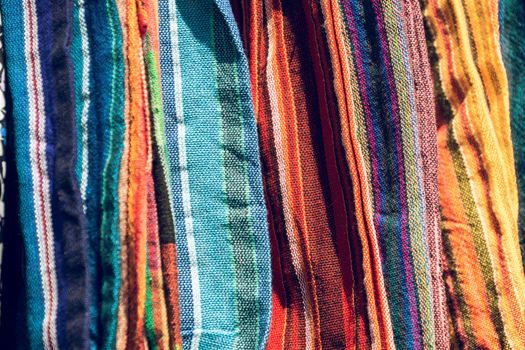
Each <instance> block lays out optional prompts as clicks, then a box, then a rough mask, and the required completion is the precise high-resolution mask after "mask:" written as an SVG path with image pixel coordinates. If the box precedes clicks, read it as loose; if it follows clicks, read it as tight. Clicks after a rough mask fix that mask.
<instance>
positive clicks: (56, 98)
mask: <svg viewBox="0 0 525 350" xmlns="http://www.w3.org/2000/svg"><path fill="white" fill-rule="evenodd" d="M71 10H72V7H71V4H64V3H63V2H60V1H57V2H51V3H48V2H38V3H36V2H33V1H27V2H24V3H23V4H22V3H20V2H11V1H6V2H2V15H3V20H4V24H5V28H6V32H9V33H10V34H9V35H6V36H5V44H6V56H7V60H8V61H9V62H12V64H11V66H10V67H9V68H8V74H9V76H10V81H12V84H11V86H10V88H11V90H12V91H13V96H15V95H16V97H14V103H13V118H14V121H15V123H14V124H15V130H14V137H15V142H16V147H17V151H16V161H17V168H18V173H19V191H20V193H21V194H23V195H22V196H21V198H20V215H21V224H22V232H23V236H24V242H25V247H26V261H25V266H26V276H27V279H26V290H27V292H26V293H27V294H26V308H27V328H28V331H27V333H28V337H29V339H28V341H29V344H30V346H31V347H32V348H44V347H46V348H56V347H57V346H59V345H60V346H63V345H64V344H65V343H66V344H70V345H71V346H74V347H84V346H85V344H86V342H87V336H88V307H87V305H88V303H87V293H86V291H87V264H86V261H87V260H86V237H85V231H84V230H83V227H84V216H83V212H82V210H81V201H80V191H79V188H78V184H77V181H76V177H75V176H74V169H75V152H74V150H75V149H76V144H75V140H76V128H75V113H74V107H75V105H74V98H72V96H74V85H73V79H72V76H73V65H72V63H71V56H70V54H69V50H68V47H69V40H68V32H69V30H70V28H71V18H72V16H71ZM8 18H10V20H7V19H8ZM59 310H60V312H58V311H59ZM66 315H67V317H66Z"/></svg>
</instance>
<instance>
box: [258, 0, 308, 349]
mask: <svg viewBox="0 0 525 350" xmlns="http://www.w3.org/2000/svg"><path fill="white" fill-rule="evenodd" d="M267 1H268V0H267ZM271 8H272V6H271V4H269V3H267V6H266V9H267V16H268V18H269V20H268V37H269V38H270V40H269V44H268V59H267V64H266V75H267V77H268V90H269V96H270V109H271V112H272V126H273V128H274V130H275V132H274V136H275V149H276V152H277V164H278V168H279V182H280V187H281V195H282V198H283V212H284V221H285V224H286V231H287V237H288V239H289V241H290V251H291V255H292V263H293V266H294V269H295V272H296V274H297V279H298V281H299V287H300V288H301V297H302V299H303V304H304V318H305V328H306V332H305V343H306V344H305V349H313V343H312V334H313V333H314V329H313V324H312V317H313V316H312V315H313V311H312V303H311V300H310V297H309V295H308V286H307V283H306V272H305V271H304V266H303V261H304V257H303V254H302V251H301V248H300V245H299V242H298V240H297V237H296V235H295V230H294V223H293V220H294V219H293V217H292V215H291V213H290V209H289V208H290V204H289V198H288V192H287V189H286V184H287V180H286V169H285V164H284V159H285V156H284V154H283V140H282V133H281V115H280V111H279V102H278V100H277V99H278V97H277V92H276V87H275V83H276V82H275V79H274V74H273V72H272V70H275V71H276V70H278V67H273V65H272V58H273V56H274V55H275V47H274V45H273V43H274V41H275V38H274V33H273V29H272V26H273V17H272V12H271V10H270V9H271ZM272 39H274V40H272Z"/></svg>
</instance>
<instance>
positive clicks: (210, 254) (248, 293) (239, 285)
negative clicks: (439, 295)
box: [158, 0, 271, 349]
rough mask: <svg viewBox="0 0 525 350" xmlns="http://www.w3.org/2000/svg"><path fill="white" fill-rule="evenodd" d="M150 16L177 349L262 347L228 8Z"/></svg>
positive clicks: (256, 172) (260, 238)
mask: <svg viewBox="0 0 525 350" xmlns="http://www.w3.org/2000/svg"><path fill="white" fill-rule="evenodd" d="M158 13H159V33H160V35H159V38H160V69H161V70H160V71H161V80H162V90H163V109H164V115H165V130H164V134H165V135H159V136H160V138H162V137H165V143H166V148H167V152H166V153H165V154H166V155H167V160H168V162H167V165H168V168H167V169H166V170H167V171H169V173H170V174H171V176H170V177H169V182H168V183H167V187H168V189H169V190H168V193H169V194H170V202H171V203H170V204H171V205H172V207H173V222H174V223H175V227H176V230H175V232H176V234H174V235H173V236H168V235H164V236H162V235H161V240H162V241H161V245H162V247H163V248H162V249H163V250H164V249H166V250H167V252H169V251H170V250H174V248H172V247H174V246H175V245H176V247H177V261H176V262H175V261H173V260H172V261H171V262H172V263H173V264H175V263H176V266H177V268H178V291H177V290H174V289H175V288H177V286H176V285H175V281H168V284H172V286H169V285H168V287H169V290H170V291H172V293H174V294H178V297H179V300H180V307H178V310H179V312H180V334H181V338H178V337H177V338H175V339H176V340H177V343H176V346H179V344H180V343H179V342H180V341H181V340H182V347H183V348H184V349H217V348H224V349H233V348H239V349H249V348H252V349H254V348H257V349H260V348H264V344H265V338H266V333H267V329H268V326H269V317H270V306H271V297H270V266H269V241H268V235H267V226H266V211H265V207H264V202H263V194H262V187H261V175H260V167H259V153H258V149H257V133H256V129H255V121H254V118H253V110H252V104H251V97H250V89H249V80H248V79H249V78H248V73H247V64H246V59H245V57H244V53H243V51H242V47H241V44H240V41H239V34H238V32H237V27H236V25H235V22H234V19H233V15H232V13H231V8H230V5H229V4H228V3H227V2H224V1H218V0H217V1H216V3H214V2H212V1H209V0H207V1H199V2H194V1H189V0H177V1H167V0H161V1H159V12H158ZM181 52H183V53H184V54H183V55H181ZM197 62H198V64H197ZM195 97H197V98H195ZM159 129H160V128H159ZM159 131H162V130H159ZM159 134H160V133H159ZM159 153H161V152H159ZM162 161H163V159H162V158H161V162H162ZM166 260H168V259H166ZM174 299H175V298H174ZM168 305H170V303H168ZM172 307H173V309H175V307H176V306H175V305H172ZM170 323H171V324H173V323H174V321H171V322H170ZM173 328H174V329H173V331H178V330H177V329H176V328H175V327H173Z"/></svg>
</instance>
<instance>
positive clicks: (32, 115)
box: [24, 0, 58, 349]
mask: <svg viewBox="0 0 525 350" xmlns="http://www.w3.org/2000/svg"><path fill="white" fill-rule="evenodd" d="M29 4H30V6H29V9H27V11H24V21H25V26H24V27H25V30H26V33H25V56H26V66H27V67H28V72H27V74H28V79H27V89H28V98H29V105H28V111H29V133H30V134H29V137H30V163H31V172H32V174H33V198H34V206H35V207H34V209H35V221H36V230H37V239H38V254H39V259H40V264H39V265H40V274H41V277H42V290H43V294H44V320H43V324H42V327H43V328H42V340H43V343H44V348H45V349H57V348H58V346H57V337H56V310H57V281H56V271H55V260H54V244H53V223H52V219H51V204H50V202H49V179H48V178H47V164H46V145H45V113H44V97H43V91H42V77H41V71H40V57H39V56H38V52H39V50H38V34H37V31H38V25H37V18H36V5H35V0H31V1H30V2H29ZM28 11H30V12H31V14H32V21H33V22H32V27H33V32H28V30H29V17H28ZM30 38H32V40H33V51H31V46H30ZM32 57H33V58H34V61H35V72H34V74H33V71H32V67H33V65H32V63H31V58H32ZM34 81H36V85H35V84H33V82H34ZM33 92H36V94H37V96H38V106H37V105H36V103H37V101H36V99H35V98H34V95H33ZM37 108H38V110H39V130H38V131H39V132H38V134H37V132H36V110H37ZM37 140H38V142H37ZM37 154H38V155H40V164H38V162H37ZM39 172H40V173H41V174H42V185H40V181H39V179H38V174H39ZM41 192H42V193H43V194H44V195H43V197H44V198H41V197H40V193H41ZM42 206H43V211H42V210H41V208H42ZM44 218H45V223H44V220H43V219H44ZM44 232H47V240H46V237H45V235H44ZM46 244H47V249H46ZM46 258H47V259H46ZM47 270H49V274H50V276H49V277H50V278H48V273H47ZM51 289H52V290H53V294H51V295H50V293H49V291H50V290H51ZM48 328H49V330H50V332H49V333H48V331H47V329H48Z"/></svg>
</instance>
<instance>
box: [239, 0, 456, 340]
mask: <svg viewBox="0 0 525 350" xmlns="http://www.w3.org/2000/svg"><path fill="white" fill-rule="evenodd" d="M237 8H238V9H239V12H240V15H239V17H241V18H242V19H241V20H240V21H242V23H243V28H246V32H245V33H244V35H245V43H249V46H248V48H247V50H248V52H249V53H250V61H251V65H250V67H251V69H252V84H253V90H252V91H253V94H254V96H255V101H256V102H255V106H256V112H257V117H258V122H259V126H260V127H259V130H260V134H261V149H262V150H263V160H264V170H265V174H267V176H266V178H265V180H266V183H265V184H266V189H267V203H268V207H269V211H270V215H271V218H270V222H273V223H274V224H273V226H272V227H271V228H272V235H273V237H274V241H273V244H274V247H273V252H274V256H278V257H279V261H275V260H274V276H275V277H274V278H275V279H274V281H275V283H274V300H275V304H274V310H273V319H272V330H271V333H270V341H269V345H268V347H269V348H283V347H284V348H288V346H289V345H288V344H293V346H294V347H297V348H306V349H318V348H321V347H322V348H354V347H358V348H365V347H369V346H372V347H384V348H392V347H394V346H397V347H400V348H403V347H404V346H407V344H408V345H410V347H413V348H422V347H425V348H435V347H436V346H444V345H446V344H448V334H447V332H448V330H447V322H448V320H447V318H446V309H445V294H444V285H443V281H442V280H441V278H439V275H440V264H439V257H440V256H441V245H440V232H439V227H438V220H439V212H438V210H439V207H438V199H437V186H436V163H437V144H436V132H435V127H434V130H433V129H432V125H435V124H434V117H433V107H432V104H433V87H432V85H431V83H430V82H431V80H429V78H430V77H431V70H430V66H429V63H428V58H427V56H426V43H425V39H424V33H423V20H422V15H421V12H420V11H419V8H418V5H417V3H411V2H405V3H402V2H399V1H393V2H392V1H385V2H381V1H339V2H338V1H321V2H320V3H319V4H317V3H316V2H311V1H303V2H302V3H301V2H283V3H281V2H280V1H265V2H264V4H262V3H260V2H257V1H253V2H251V1H240V2H239V3H238V4H237ZM261 56H262V57H261ZM263 57H266V58H267V60H266V61H265V60H264V59H263ZM309 72H313V73H311V74H309ZM415 74H417V77H416V78H414V77H413V76H414V75H415ZM416 79H417V80H416ZM420 127H421V128H422V129H421V130H420V129H419V128H420ZM423 127H424V129H423ZM421 145H423V146H421ZM425 193H426V194H425ZM326 204H329V205H326ZM354 213H355V216H354ZM431 257H432V258H433V260H432V265H431V264H430V262H429V260H430V258H431ZM436 258H437V259H436ZM349 267H350V268H349ZM431 272H432V274H433V275H435V276H437V277H436V278H434V279H433V280H432V279H431ZM341 310H344V312H341Z"/></svg>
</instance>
